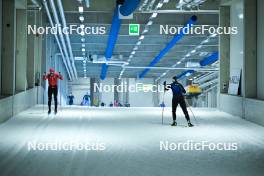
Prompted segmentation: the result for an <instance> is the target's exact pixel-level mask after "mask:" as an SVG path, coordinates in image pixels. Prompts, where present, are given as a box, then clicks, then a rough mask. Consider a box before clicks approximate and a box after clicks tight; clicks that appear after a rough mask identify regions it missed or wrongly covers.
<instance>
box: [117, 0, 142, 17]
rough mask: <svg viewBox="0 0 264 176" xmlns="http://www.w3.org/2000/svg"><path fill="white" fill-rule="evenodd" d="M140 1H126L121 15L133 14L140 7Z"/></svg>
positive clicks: (121, 9)
mask: <svg viewBox="0 0 264 176" xmlns="http://www.w3.org/2000/svg"><path fill="white" fill-rule="evenodd" d="M139 3H140V0H125V3H124V4H123V5H122V6H121V7H120V13H121V14H122V15H123V16H128V15H130V14H132V13H133V12H134V11H135V10H136V9H137V7H138V5H139Z"/></svg>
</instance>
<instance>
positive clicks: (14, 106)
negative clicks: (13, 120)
mask: <svg viewBox="0 0 264 176" xmlns="http://www.w3.org/2000/svg"><path fill="white" fill-rule="evenodd" d="M37 89H38V88H37V87H35V88H33V89H30V90H27V91H24V92H20V93H18V94H16V95H14V96H10V97H7V98H3V99H1V100H0V107H1V108H0V114H1V116H0V123H1V122H4V121H6V120H8V119H9V118H10V117H12V116H14V115H16V114H18V113H19V112H21V111H24V110H26V109H28V108H30V107H32V106H34V105H36V104H37V91H38V90H37Z"/></svg>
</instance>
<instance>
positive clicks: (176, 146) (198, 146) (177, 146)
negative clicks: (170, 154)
mask: <svg viewBox="0 0 264 176" xmlns="http://www.w3.org/2000/svg"><path fill="white" fill-rule="evenodd" d="M159 148H160V150H161V151H186V150H194V151H204V150H209V151H236V150H238V143H235V142H230V143H229V142H228V143H227V142H216V143H215V142H209V141H201V142H194V141H192V140H188V141H186V142H169V141H160V145H159Z"/></svg>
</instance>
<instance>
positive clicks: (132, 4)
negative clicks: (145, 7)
mask: <svg viewBox="0 0 264 176" xmlns="http://www.w3.org/2000/svg"><path fill="white" fill-rule="evenodd" d="M139 3H140V0H125V2H124V4H123V5H122V6H121V7H120V8H119V7H118V6H117V7H116V8H115V11H114V15H113V19H112V26H111V30H110V34H109V37H108V41H107V48H106V50H105V58H106V60H107V61H109V60H110V59H111V58H112V56H113V51H114V48H115V44H116V41H117V37H118V34H119V30H120V27H121V23H122V20H121V19H119V11H120V13H121V14H122V15H124V16H128V15H130V14H131V13H133V12H134V11H135V10H136V8H137V7H138V5H139ZM107 70H108V66H107V65H106V64H103V66H102V70H101V76H100V78H101V80H104V79H105V77H106V74H107Z"/></svg>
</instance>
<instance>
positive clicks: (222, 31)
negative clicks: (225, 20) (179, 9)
mask: <svg viewBox="0 0 264 176" xmlns="http://www.w3.org/2000/svg"><path fill="white" fill-rule="evenodd" d="M180 33H182V34H186V35H194V34H195V35H205V34H210V35H215V34H216V35H230V34H238V28H237V27H235V26H233V27H220V26H218V27H215V26H210V25H193V24H189V25H187V26H185V27H183V26H171V25H160V35H176V34H180Z"/></svg>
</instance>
